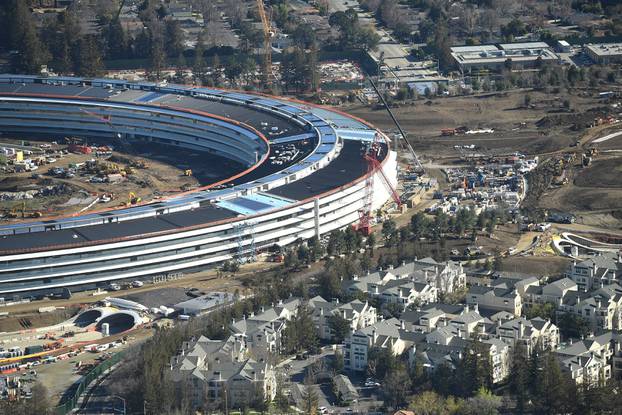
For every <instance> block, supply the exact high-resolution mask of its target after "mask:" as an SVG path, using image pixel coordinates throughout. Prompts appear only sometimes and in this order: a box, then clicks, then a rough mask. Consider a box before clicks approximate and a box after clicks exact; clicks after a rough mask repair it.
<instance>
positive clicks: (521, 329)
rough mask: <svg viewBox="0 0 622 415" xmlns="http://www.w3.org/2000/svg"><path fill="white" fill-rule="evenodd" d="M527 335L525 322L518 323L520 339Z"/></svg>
mask: <svg viewBox="0 0 622 415" xmlns="http://www.w3.org/2000/svg"><path fill="white" fill-rule="evenodd" d="M524 335H525V323H523V320H519V321H518V337H519V338H521V337H523V336H524Z"/></svg>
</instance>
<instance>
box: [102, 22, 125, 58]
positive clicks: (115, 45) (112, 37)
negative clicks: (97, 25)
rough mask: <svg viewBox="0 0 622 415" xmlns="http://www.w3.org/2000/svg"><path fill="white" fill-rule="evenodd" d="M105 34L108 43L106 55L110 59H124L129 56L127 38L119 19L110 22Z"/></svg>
mask: <svg viewBox="0 0 622 415" xmlns="http://www.w3.org/2000/svg"><path fill="white" fill-rule="evenodd" d="M103 35H104V38H105V39H106V43H107V48H106V51H107V53H106V56H107V57H108V58H109V59H123V58H125V57H126V56H127V38H126V36H125V31H124V30H123V26H121V22H120V21H119V19H115V20H113V21H111V22H110V23H108V25H107V27H106V30H104V32H103Z"/></svg>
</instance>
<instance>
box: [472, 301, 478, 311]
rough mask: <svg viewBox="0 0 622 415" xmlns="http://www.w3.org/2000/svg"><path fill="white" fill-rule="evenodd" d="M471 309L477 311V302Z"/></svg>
mask: <svg viewBox="0 0 622 415" xmlns="http://www.w3.org/2000/svg"><path fill="white" fill-rule="evenodd" d="M473 310H475V311H476V312H478V313H479V304H478V303H475V305H474V306H473Z"/></svg>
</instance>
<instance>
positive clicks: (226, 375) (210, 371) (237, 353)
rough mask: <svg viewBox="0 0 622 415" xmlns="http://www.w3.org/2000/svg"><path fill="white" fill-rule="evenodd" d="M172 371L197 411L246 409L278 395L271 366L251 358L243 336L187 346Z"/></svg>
mask: <svg viewBox="0 0 622 415" xmlns="http://www.w3.org/2000/svg"><path fill="white" fill-rule="evenodd" d="M170 368H171V372H172V378H173V381H174V382H175V383H176V386H177V388H178V389H179V390H180V393H184V394H187V395H188V397H189V401H190V404H191V405H192V407H193V408H194V409H202V408H203V407H204V406H210V407H221V406H222V405H223V404H224V403H226V404H227V405H228V406H229V407H230V408H233V407H235V408H240V407H246V406H249V405H251V404H252V403H253V402H256V401H257V400H258V399H261V400H265V399H272V398H274V396H275V394H276V379H275V375H274V370H273V367H272V365H270V364H269V363H267V362H265V361H256V360H253V359H251V358H250V357H248V348H247V347H246V343H245V340H244V337H243V336H230V337H229V338H228V339H226V340H210V339H208V338H206V337H204V336H201V337H199V338H198V339H192V340H190V341H187V342H184V344H183V346H182V349H181V351H180V353H179V354H178V355H177V356H174V357H173V358H172V359H171V365H170ZM182 391H183V392H182Z"/></svg>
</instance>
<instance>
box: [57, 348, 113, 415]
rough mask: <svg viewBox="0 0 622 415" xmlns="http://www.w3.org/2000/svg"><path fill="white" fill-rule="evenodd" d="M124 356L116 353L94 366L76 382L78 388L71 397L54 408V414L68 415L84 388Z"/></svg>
mask: <svg viewBox="0 0 622 415" xmlns="http://www.w3.org/2000/svg"><path fill="white" fill-rule="evenodd" d="M124 356H125V351H122V352H119V353H116V354H114V355H112V356H111V357H110V358H109V359H107V360H105V361H103V362H102V363H101V364H99V365H97V366H95V367H94V368H93V369H92V370H91V371H90V372H89V373H87V374H86V375H84V376H83V377H82V378H80V380H79V381H78V387H77V388H76V390H75V391H74V392H73V395H72V396H71V397H69V398H67V399H66V400H65V403H63V404H62V405H59V406H57V407H56V409H55V414H56V415H66V414H68V413H70V412H71V411H72V410H73V409H74V408H75V407H76V405H77V404H78V399H79V398H80V395H82V394H83V393H84V391H85V390H86V388H88V386H89V385H90V384H91V382H93V381H94V380H95V379H97V378H98V377H99V376H100V375H101V374H102V373H104V372H105V371H106V370H108V369H110V368H111V367H112V366H114V365H116V364H117V363H119V362H120V361H121V360H122V359H123V357H124Z"/></svg>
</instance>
